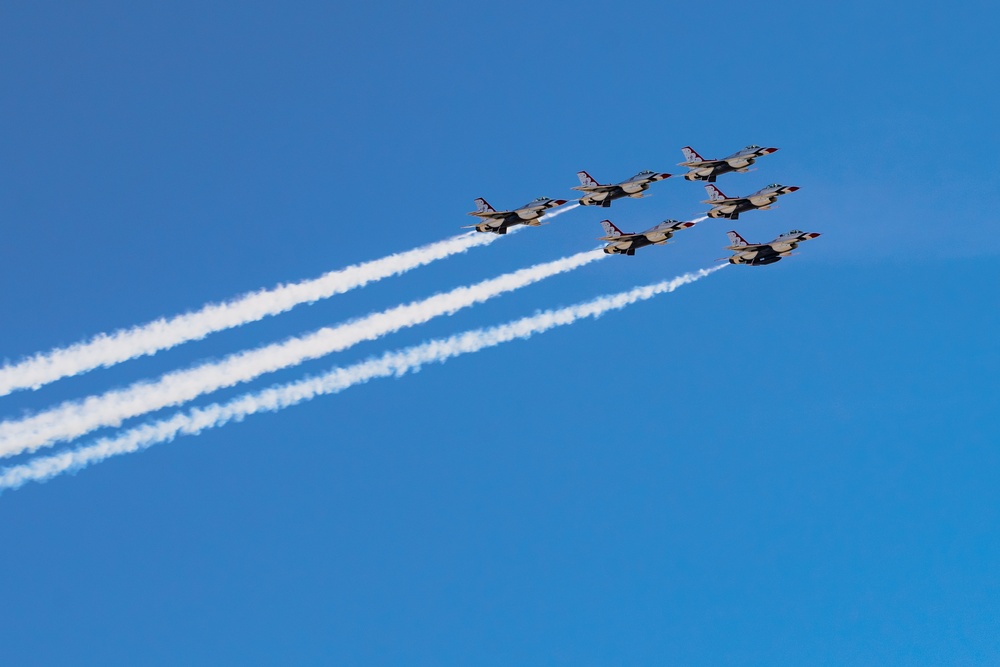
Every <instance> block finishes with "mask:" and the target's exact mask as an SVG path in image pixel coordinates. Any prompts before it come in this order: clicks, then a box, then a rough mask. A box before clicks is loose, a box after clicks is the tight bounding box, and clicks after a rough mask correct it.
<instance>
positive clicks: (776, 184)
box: [764, 183, 781, 190]
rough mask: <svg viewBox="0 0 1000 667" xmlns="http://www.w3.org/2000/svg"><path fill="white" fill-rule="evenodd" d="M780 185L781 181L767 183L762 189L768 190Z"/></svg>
mask: <svg viewBox="0 0 1000 667" xmlns="http://www.w3.org/2000/svg"><path fill="white" fill-rule="evenodd" d="M780 187H781V183H771V184H770V185H768V186H767V187H766V188H764V189H765V190H770V189H771V188H774V189H777V188H780Z"/></svg>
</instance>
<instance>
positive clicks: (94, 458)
mask: <svg viewBox="0 0 1000 667" xmlns="http://www.w3.org/2000/svg"><path fill="white" fill-rule="evenodd" d="M727 266H729V265H728V264H720V265H718V266H714V267H712V268H709V269H701V270H700V271H695V272H692V273H685V274H684V275H682V276H678V277H676V278H673V279H672V280H664V281H663V282H659V283H655V284H652V285H646V286H644V287H636V288H634V289H632V290H629V291H627V292H620V293H618V294H611V295H607V296H601V297H598V298H596V299H593V300H591V301H586V302H584V303H580V304H576V305H574V306H569V307H566V308H559V309H556V310H547V311H544V312H541V313H538V314H536V315H532V316H530V317H525V318H522V319H519V320H515V321H513V322H509V323H507V324H502V325H500V326H495V327H490V328H488V329H475V330H472V331H466V332H465V333H461V334H456V335H454V336H451V337H449V338H443V339H437V340H431V341H428V342H426V343H423V344H421V345H416V346H414V347H409V348H405V349H403V350H399V351H396V352H389V353H386V354H384V355H382V356H381V357H378V358H375V359H369V360H367V361H363V362H360V363H357V364H354V365H352V366H347V367H345V368H335V369H333V370H331V371H329V372H327V373H325V374H324V375H321V376H318V377H314V378H306V379H304V380H299V381H297V382H292V383H289V384H285V385H279V386H276V387H271V388H269V389H265V390H263V391H259V392H256V393H252V394H246V395H244V396H241V397H239V398H236V399H233V400H232V401H229V402H228V403H224V404H220V403H215V404H212V405H208V406H205V407H201V408H194V409H192V410H189V411H188V412H182V413H178V414H176V415H174V416H173V417H171V418H169V419H165V420H161V421H156V422H151V423H149V424H144V425H142V426H137V427H135V428H132V429H129V430H127V431H125V432H124V433H122V434H121V435H118V436H114V437H109V438H102V439H100V440H98V441H96V442H95V443H94V444H92V445H88V446H86V447H80V448H78V449H75V450H70V451H66V452H61V453H59V454H55V455H52V456H44V457H37V458H35V459H32V460H30V461H28V462H26V463H24V464H21V465H17V466H12V467H10V468H7V469H5V470H2V471H0V490H3V489H15V488H17V487H19V486H21V485H23V484H25V483H26V482H30V481H36V482H40V481H44V480H47V479H50V478H52V477H55V476H56V475H59V474H60V473H63V472H67V471H76V470H79V469H81V468H85V467H87V466H89V465H91V464H94V463H98V462H100V461H103V460H104V459H107V458H110V457H112V456H117V455H119V454H127V453H130V452H136V451H140V450H143V449H146V448H148V447H150V446H152V445H155V444H157V443H160V442H167V441H170V440H173V439H174V438H175V437H177V436H179V435H195V434H198V433H201V432H202V431H204V430H206V429H210V428H217V427H219V426H223V425H225V424H227V423H229V422H231V421H241V420H242V419H244V418H245V417H247V416H248V415H252V414H256V413H258V412H274V411H276V410H281V409H284V408H287V407H290V406H292V405H296V404H298V403H302V402H304V401H309V400H311V399H313V398H315V397H317V396H323V395H326V394H336V393H339V392H341V391H343V390H345V389H347V388H349V387H353V386H354V385H357V384H363V383H365V382H368V381H369V380H374V379H376V378H382V377H392V376H396V377H399V376H401V375H404V374H406V373H408V372H411V371H415V370H418V369H419V368H420V367H421V366H422V365H424V364H429V363H435V362H437V363H443V362H445V361H447V360H448V359H451V358H452V357H457V356H460V355H463V354H469V353H472V352H477V351H479V350H482V349H484V348H487V347H494V346H497V345H500V344H501V343H506V342H508V341H512V340H518V339H525V338H530V337H531V336H533V335H534V334H538V333H542V332H545V331H548V330H549V329H552V328H555V327H559V326H565V325H568V324H573V323H574V322H576V321H577V320H580V319H582V318H585V317H594V318H597V317H600V316H601V315H603V314H604V313H606V312H608V311H611V310H620V309H622V308H625V307H626V306H629V305H631V304H633V303H636V302H638V301H645V300H647V299H651V298H653V297H654V296H656V295H658V294H665V293H669V292H673V291H674V290H676V289H677V288H678V287H681V286H682V285H687V284H688V283H693V282H695V281H696V280H699V279H701V278H704V277H705V276H707V275H709V274H711V273H714V272H715V271H718V270H719V269H723V268H725V267H727Z"/></svg>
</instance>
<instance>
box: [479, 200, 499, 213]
mask: <svg viewBox="0 0 1000 667" xmlns="http://www.w3.org/2000/svg"><path fill="white" fill-rule="evenodd" d="M476 213H496V209H495V208H493V207H492V206H490V203H489V202H488V201H486V200H485V199H483V198H482V197H479V198H478V199H476Z"/></svg>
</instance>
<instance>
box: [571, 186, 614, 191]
mask: <svg viewBox="0 0 1000 667" xmlns="http://www.w3.org/2000/svg"><path fill="white" fill-rule="evenodd" d="M618 187H619V186H617V185H577V186H576V187H574V188H572V189H573V190H579V191H580V192H612V191H614V190H616V189H618Z"/></svg>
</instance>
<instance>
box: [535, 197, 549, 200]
mask: <svg viewBox="0 0 1000 667" xmlns="http://www.w3.org/2000/svg"><path fill="white" fill-rule="evenodd" d="M550 199H552V197H536V198H535V199H534V201H548V200H550Z"/></svg>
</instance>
